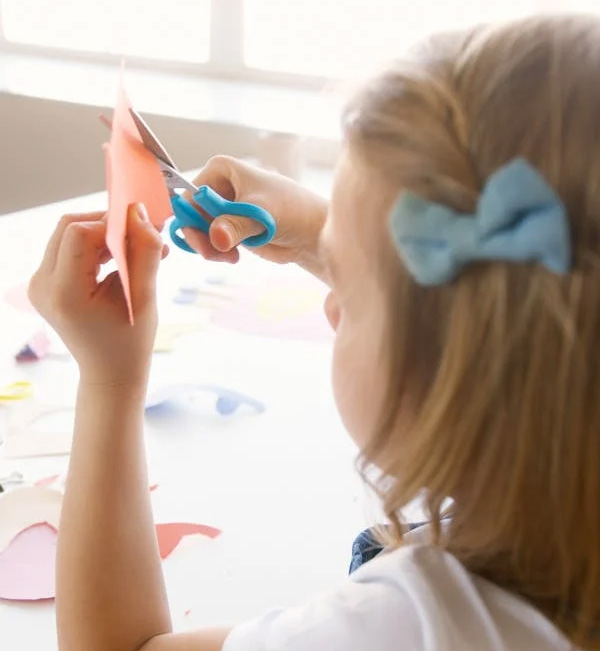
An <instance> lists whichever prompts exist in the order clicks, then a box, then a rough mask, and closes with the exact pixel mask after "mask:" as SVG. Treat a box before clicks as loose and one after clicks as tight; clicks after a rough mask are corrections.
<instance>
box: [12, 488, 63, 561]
mask: <svg viewBox="0 0 600 651" xmlns="http://www.w3.org/2000/svg"><path fill="white" fill-rule="evenodd" d="M61 505H62V493H61V492H60V491H57V490H53V489H51V488H45V487H43V486H25V487H23V488H15V489H14V490H10V491H6V492H5V493H2V494H1V495H0V552H1V551H2V550H4V549H5V548H6V547H7V546H8V545H9V543H10V541H11V540H13V538H15V536H17V535H18V534H19V533H20V532H21V531H23V530H25V529H27V528H28V527H31V526H32V525H34V524H40V523H42V522H46V523H48V524H50V525H51V526H52V527H54V528H55V529H58V522H59V520H60V509H61Z"/></svg>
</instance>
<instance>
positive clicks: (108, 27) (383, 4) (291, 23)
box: [0, 0, 600, 82]
mask: <svg viewBox="0 0 600 651" xmlns="http://www.w3.org/2000/svg"><path fill="white" fill-rule="evenodd" d="M0 9H1V13H0V38H3V42H4V47H5V48H6V47H9V48H10V47H18V48H19V49H23V48H34V47H35V48H38V49H39V48H43V49H45V50H48V51H50V50H54V51H61V52H63V53H66V54H69V53H71V54H72V55H77V54H81V53H87V54H88V55H89V54H90V53H92V54H93V55H94V56H97V57H106V56H112V57H113V59H114V57H115V56H117V57H118V56H127V57H130V58H132V57H135V58H143V59H149V60H153V61H161V62H171V63H172V64H173V65H177V64H179V63H186V64H193V67H194V70H197V71H199V72H203V73H210V74H214V75H225V76H228V77H236V78H242V79H243V78H246V79H265V80H271V81H273V80H275V81H283V82H290V81H293V80H294V79H299V78H300V77H304V78H307V77H318V78H340V77H342V78H343V77H345V76H347V75H348V74H349V73H350V74H355V73H356V72H358V71H361V69H363V68H369V67H371V66H373V65H375V64H376V63H378V61H379V60H380V59H387V58H390V57H393V56H395V55H397V54H398V53H400V52H402V50H403V49H404V48H405V47H407V46H409V45H410V44H411V43H413V42H415V41H417V40H419V39H420V38H422V37H423V36H424V35H426V34H428V33H431V32H435V31H439V30H445V29H454V28H460V27H465V26H467V25H470V24H474V23H477V22H488V21H495V20H503V19H507V18H513V17H518V16H522V15H525V14H528V13H532V12H535V11H540V10H541V11H545V10H568V11H593V12H598V11H600V3H599V2H598V0H519V2H514V1H513V0H488V1H487V2H481V0H302V2H286V1H284V0H168V1H167V2H158V1H156V2H153V1H149V0H0ZM0 44H2V40H0Z"/></svg>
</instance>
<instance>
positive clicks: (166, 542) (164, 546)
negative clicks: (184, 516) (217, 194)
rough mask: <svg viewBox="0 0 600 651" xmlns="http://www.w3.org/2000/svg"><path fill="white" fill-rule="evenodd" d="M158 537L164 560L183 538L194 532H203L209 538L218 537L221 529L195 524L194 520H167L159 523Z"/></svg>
mask: <svg viewBox="0 0 600 651" xmlns="http://www.w3.org/2000/svg"><path fill="white" fill-rule="evenodd" d="M155 527H156V537H157V538H158V549H159V552H160V557H161V558H162V559H163V560H164V559H165V558H167V557H168V556H169V555H170V554H171V552H172V551H173V550H174V549H175V547H177V545H179V543H180V542H181V539H182V538H184V537H185V536H191V535H193V534H202V535H203V536H208V537H209V538H216V537H217V536H219V535H220V534H221V531H220V530H219V529H215V528H214V527H209V526H208V525H205V524H194V523H192V522H167V523H165V524H157V525H155Z"/></svg>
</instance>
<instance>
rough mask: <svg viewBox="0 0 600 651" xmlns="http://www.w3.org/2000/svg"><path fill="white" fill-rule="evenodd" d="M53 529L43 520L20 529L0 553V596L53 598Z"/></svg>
mask: <svg viewBox="0 0 600 651" xmlns="http://www.w3.org/2000/svg"><path fill="white" fill-rule="evenodd" d="M56 538H57V533H56V529H54V528H53V527H51V526H50V525H49V524H47V523H43V524H34V525H33V526H32V527H29V528H28V529H25V530H24V531H21V533H19V534H18V535H17V536H16V537H15V538H13V540H12V541H11V543H10V544H9V546H8V547H7V548H6V549H5V550H4V551H3V552H2V553H0V599H7V600H11V601H38V600H41V599H53V598H54V593H55V587H54V563H55V557H56Z"/></svg>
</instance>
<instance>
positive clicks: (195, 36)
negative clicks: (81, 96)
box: [0, 0, 210, 62]
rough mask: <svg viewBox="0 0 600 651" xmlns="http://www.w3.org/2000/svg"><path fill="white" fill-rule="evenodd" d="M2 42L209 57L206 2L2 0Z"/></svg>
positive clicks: (199, 58) (172, 57) (164, 57)
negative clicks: (3, 39)
mask: <svg viewBox="0 0 600 651" xmlns="http://www.w3.org/2000/svg"><path fill="white" fill-rule="evenodd" d="M0 6H1V7H2V22H1V24H2V28H3V31H4V37H5V38H6V40H8V41H11V42H14V43H22V44H29V45H36V46H45V47H49V48H58V49H65V50H79V51H82V52H96V53H106V54H116V55H134V56H139V57H145V58H150V59H161V60H167V61H189V62H203V61H207V59H208V52H209V31H210V30H209V25H210V0H169V1H168V2H149V1H148V0H1V4H0Z"/></svg>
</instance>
